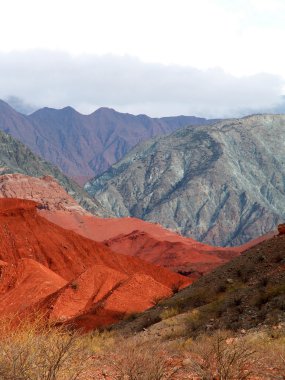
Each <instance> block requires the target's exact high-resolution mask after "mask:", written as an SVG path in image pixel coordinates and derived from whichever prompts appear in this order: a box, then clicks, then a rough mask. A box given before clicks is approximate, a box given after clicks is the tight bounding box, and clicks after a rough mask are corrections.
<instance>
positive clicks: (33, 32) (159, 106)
mask: <svg viewBox="0 0 285 380" xmlns="http://www.w3.org/2000/svg"><path fill="white" fill-rule="evenodd" d="M0 5H1V22H0V35H1V38H0V98H2V99H9V101H10V102H11V103H12V104H13V105H14V106H15V107H17V108H19V109H22V110H23V111H25V110H26V111H27V112H30V111H31V110H32V109H33V108H38V107H42V106H50V107H56V108H60V107H64V106H66V105H71V106H73V107H75V108H76V109H78V110H79V111H81V112H83V113H89V112H92V111H93V110H95V109H96V108H98V107H100V106H107V107H113V108H115V109H117V110H119V111H123V112H131V113H147V114H149V115H151V116H165V115H177V114H187V115H190V114H191V115H198V116H208V117H222V116H236V115H240V114H245V113H250V112H256V111H260V110H271V109H273V108H274V107H275V106H276V105H278V103H279V102H280V96H281V95H283V94H284V93H285V91H284V81H285V54H284V52H283V45H284V41H285V1H284V0H199V1H197V0H176V1H174V0H152V1H150V0H143V1H141V0H120V1H118V0H104V1H102V0H81V1H79V0H57V1H55V0H49V1H45V0H41V1H38V0H25V1H23V0H9V1H1V0H0ZM21 107H22V108H21Z"/></svg>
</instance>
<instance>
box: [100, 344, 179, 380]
mask: <svg viewBox="0 0 285 380" xmlns="http://www.w3.org/2000/svg"><path fill="white" fill-rule="evenodd" d="M116 347H117V348H116V349H114V348H113V349H112V350H111V351H109V352H106V355H105V362H106V363H107V364H108V366H109V368H110V369H111V372H112V374H113V375H112V377H111V378H112V379H114V380H123V379H124V380H168V379H173V375H174V373H175V372H177V371H178V369H179V368H178V367H176V366H175V365H174V364H173V362H172V361H171V358H170V357H169V355H167V354H166V352H165V350H164V349H163V348H162V346H161V345H160V344H159V342H155V341H149V340H146V339H144V338H142V337H140V338H129V339H128V340H123V339H122V340H118V341H117V342H116Z"/></svg>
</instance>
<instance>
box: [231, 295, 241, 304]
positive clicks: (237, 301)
mask: <svg viewBox="0 0 285 380" xmlns="http://www.w3.org/2000/svg"><path fill="white" fill-rule="evenodd" d="M241 303H242V297H241V296H238V295H236V296H235V297H234V299H233V306H240V305H241Z"/></svg>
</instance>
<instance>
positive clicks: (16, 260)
mask: <svg viewBox="0 0 285 380" xmlns="http://www.w3.org/2000/svg"><path fill="white" fill-rule="evenodd" d="M36 206H37V204H36V203H35V202H33V201H24V200H18V199H0V260H1V262H0V267H1V272H2V276H1V280H0V313H1V312H2V313H5V314H6V313H11V312H13V313H15V312H16V311H18V312H22V311H24V310H28V309H31V307H35V304H37V307H39V306H41V307H43V308H44V309H45V310H46V311H49V314H50V317H51V318H53V319H60V320H64V321H68V320H70V319H72V318H79V319H80V317H81V316H82V315H84V318H85V319H86V318H87V319H88V327H89V328H91V327H98V326H101V325H104V324H107V323H110V322H114V321H116V320H117V319H118V318H119V317H121V316H122V315H124V314H126V313H130V312H134V311H141V310H144V309H146V308H148V307H150V306H151V305H152V303H153V300H154V299H155V298H157V297H165V296H168V295H170V294H171V288H173V286H175V285H176V284H178V283H179V284H180V285H181V287H183V286H186V285H187V284H189V283H190V281H189V280H188V279H187V278H185V277H182V276H179V275H177V274H175V273H171V272H169V271H168V270H166V269H164V268H160V267H156V266H154V265H151V264H149V263H146V262H144V261H142V260H140V259H137V258H133V257H129V256H125V255H120V254H117V253H113V252H112V251H111V250H110V249H109V248H107V247H106V246H105V245H103V244H100V243H97V242H94V241H92V240H89V239H86V238H84V237H82V236H80V235H78V234H76V233H75V232H73V231H68V230H65V229H63V228H61V227H59V226H57V225H55V224H53V223H51V222H49V221H48V220H46V219H45V218H43V217H41V216H40V215H39V214H38V213H37V209H36ZM66 281H68V282H69V284H67V285H66V283H67V282H66ZM5 305H6V306H5ZM87 319H86V320H87ZM81 321H82V319H81ZM86 323H87V322H86ZM83 325H84V323H83ZM85 327H86V326H85Z"/></svg>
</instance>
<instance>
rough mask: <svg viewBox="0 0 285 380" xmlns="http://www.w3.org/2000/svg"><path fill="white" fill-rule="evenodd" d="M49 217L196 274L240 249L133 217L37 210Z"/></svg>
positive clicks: (132, 252)
mask: <svg viewBox="0 0 285 380" xmlns="http://www.w3.org/2000/svg"><path fill="white" fill-rule="evenodd" d="M40 212H41V215H42V216H44V217H45V218H47V219H48V220H50V221H52V222H54V223H56V224H58V225H61V226H63V227H64V228H67V229H70V230H73V231H76V232H77V233H78V234H80V235H82V236H86V237H88V238H90V239H93V240H95V241H101V242H104V244H106V245H107V246H108V247H110V248H111V249H112V251H115V252H120V253H124V254H127V255H130V256H136V257H139V258H141V259H143V260H146V261H148V262H151V263H153V264H157V265H161V266H164V267H167V268H169V269H171V270H174V271H182V272H185V273H188V274H190V275H191V276H192V277H194V278H195V277H197V275H199V274H204V273H206V272H209V271H211V270H212V269H214V268H215V267H217V266H219V265H221V264H223V263H225V262H227V261H229V260H230V259H232V258H233V257H235V256H237V255H238V254H239V253H240V252H241V250H240V249H237V248H235V249H232V248H220V247H212V246H209V245H206V244H202V243H199V242H197V241H195V240H193V239H190V238H185V237H183V236H180V235H178V234H176V233H174V232H171V231H169V230H166V229H164V228H162V227H161V226H160V225H158V224H153V223H148V222H145V221H142V220H140V219H136V218H117V219H112V218H109V219H100V218H95V217H91V216H82V215H77V214H75V213H73V214H67V213H65V212H61V211H56V212H48V211H45V210H43V211H40Z"/></svg>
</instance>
